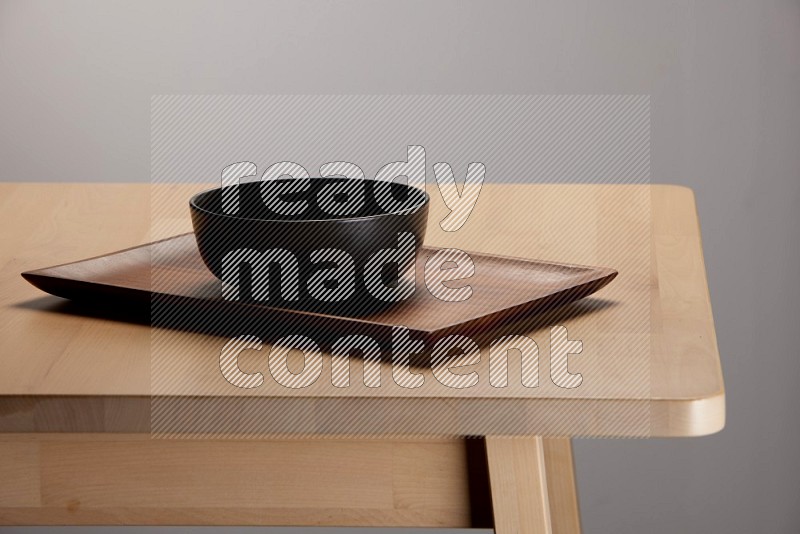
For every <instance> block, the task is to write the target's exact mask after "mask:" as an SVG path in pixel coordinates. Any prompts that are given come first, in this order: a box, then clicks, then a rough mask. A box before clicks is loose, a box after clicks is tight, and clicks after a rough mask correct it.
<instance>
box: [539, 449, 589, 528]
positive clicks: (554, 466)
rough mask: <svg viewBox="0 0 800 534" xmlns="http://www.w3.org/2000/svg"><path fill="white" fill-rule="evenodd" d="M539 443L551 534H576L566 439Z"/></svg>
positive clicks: (576, 512) (572, 465)
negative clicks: (545, 482) (541, 445)
mask: <svg viewBox="0 0 800 534" xmlns="http://www.w3.org/2000/svg"><path fill="white" fill-rule="evenodd" d="M542 442H543V447H544V465H545V470H546V473H547V497H548V501H549V503H550V520H551V522H552V529H553V534H580V531H581V516H580V509H579V507H578V488H577V486H576V480H575V462H574V460H573V458H572V442H571V441H570V440H569V439H568V438H544V439H543V440H542Z"/></svg>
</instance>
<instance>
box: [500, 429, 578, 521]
mask: <svg viewBox="0 0 800 534" xmlns="http://www.w3.org/2000/svg"><path fill="white" fill-rule="evenodd" d="M485 441H486V456H487V461H488V464H489V478H490V485H491V493H492V507H493V513H494V528H495V532H497V533H498V534H506V533H508V534H511V533H513V534H525V533H531V534H539V533H548V534H580V531H581V522H580V511H579V509H578V494H577V489H576V485H575V468H574V464H573V459H572V445H571V443H570V440H569V439H567V438H541V437H531V438H500V437H487V438H486V440H485Z"/></svg>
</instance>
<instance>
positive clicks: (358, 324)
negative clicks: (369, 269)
mask: <svg viewBox="0 0 800 534" xmlns="http://www.w3.org/2000/svg"><path fill="white" fill-rule="evenodd" d="M437 250H439V249H437V248H431V247H423V249H422V251H421V253H420V254H419V255H418V258H417V290H416V291H415V292H414V295H413V296H412V297H411V298H409V299H408V300H406V301H404V302H403V303H401V304H398V305H396V306H394V307H391V308H388V309H385V310H382V311H379V312H375V313H372V314H370V315H361V316H358V317H347V316H336V315H327V314H321V313H314V312H309V311H301V310H291V309H282V308H276V307H270V306H266V305H260V304H252V303H243V302H237V301H228V300H225V299H224V298H223V297H222V294H221V287H220V286H221V283H220V282H219V281H218V280H217V279H216V278H215V277H214V275H213V274H211V272H210V271H209V270H208V269H207V268H206V266H205V265H204V264H203V261H202V260H201V258H200V255H199V252H198V250H197V245H196V243H195V239H194V235H193V234H184V235H180V236H176V237H172V238H169V239H165V240H162V241H157V242H154V243H149V244H146V245H141V246H138V247H134V248H130V249H126V250H121V251H118V252H113V253H111V254H107V255H105V256H99V257H96V258H90V259H86V260H81V261H77V262H73V263H68V264H64V265H58V266H54V267H47V268H44V269H38V270H35V271H28V272H25V273H22V276H23V277H24V278H25V279H26V280H27V281H29V282H30V283H31V284H33V285H34V286H36V287H38V288H39V289H41V290H43V291H46V292H47V293H51V294H53V295H57V296H60V297H64V298H68V299H72V300H76V301H91V302H98V301H101V302H106V303H107V302H113V303H114V304H115V307H125V306H126V305H130V306H133V305H135V304H139V305H140V307H144V306H145V305H146V306H147V307H151V306H152V310H151V311H152V315H151V318H152V319H153V322H154V323H156V324H158V325H159V326H162V323H170V324H166V326H176V325H175V324H172V323H175V322H178V323H186V322H187V321H186V319H189V318H192V317H194V318H197V317H203V318H204V319H203V320H201V321H199V324H201V325H209V324H212V323H215V322H216V323H225V324H226V325H228V326H230V325H232V324H239V323H237V321H236V319H241V321H240V323H241V324H242V325H244V323H246V322H247V321H252V320H255V321H258V322H259V323H260V324H266V323H269V324H270V325H278V324H284V325H290V326H292V327H298V326H302V327H304V328H308V327H311V328H316V329H320V330H323V331H333V332H336V333H337V334H342V333H343V332H346V333H351V332H352V333H365V334H370V335H378V336H381V337H383V336H385V335H387V334H388V333H390V332H391V328H392V326H395V325H402V326H405V327H406V328H408V329H409V330H410V331H411V333H412V334H416V335H418V336H422V337H425V338H426V339H431V338H438V337H440V336H441V335H444V334H449V333H461V334H464V335H469V334H474V333H477V332H480V331H484V330H487V329H489V328H491V327H493V326H497V325H498V324H499V323H504V322H507V321H510V320H513V319H517V318H520V317H521V316H524V315H527V314H531V313H535V312H536V313H540V312H543V311H545V310H548V309H552V308H554V307H557V306H562V305H564V304H567V303H569V302H573V301H575V300H578V299H581V298H583V297H585V296H587V295H590V294H592V293H594V292H595V291H597V290H598V289H600V288H602V287H603V286H605V285H606V284H608V283H609V282H610V281H611V280H612V279H613V278H614V277H615V276H616V275H617V271H615V270H614V269H609V268H603V267H587V266H580V265H568V264H562V263H553V262H548V261H538V260H527V259H520V258H509V257H502V256H494V255H490V254H483V253H477V252H469V255H470V257H471V258H472V260H473V262H474V264H475V274H474V276H472V277H471V278H469V279H467V280H463V281H460V282H457V285H458V286H459V287H460V286H461V285H464V284H469V285H471V286H472V289H473V292H472V296H471V297H470V298H469V299H468V300H466V301H463V302H447V301H442V300H439V299H437V298H436V297H434V296H433V295H431V294H430V292H429V291H428V290H427V288H426V287H425V283H424V266H425V262H426V260H427V258H428V257H429V256H430V255H431V254H433V253H435V252H436V251H437ZM215 317H217V318H218V320H216V321H215V320H214V318H215ZM176 319H177V320H176ZM181 319H183V320H181ZM196 323H197V322H196ZM177 326H181V327H187V326H188V327H190V328H191V327H192V325H191V324H190V325H187V324H180V325H177ZM194 327H195V328H196V327H197V324H195V325H194ZM243 328H244V326H243ZM200 329H201V330H202V327H201V328H200ZM234 330H235V328H234ZM226 333H230V332H229V331H226Z"/></svg>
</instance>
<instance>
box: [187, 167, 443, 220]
mask: <svg viewBox="0 0 800 534" xmlns="http://www.w3.org/2000/svg"><path fill="white" fill-rule="evenodd" d="M325 179H340V180H350V181H359V182H373V183H381V182H383V183H396V182H384V181H383V180H373V179H371V178H363V179H362V178H348V177H343V176H320V177H312V178H278V179H275V180H264V181H265V182H269V181H275V182H279V181H283V182H291V181H295V180H325ZM256 183H262V180H258V181H253V182H245V183H240V184H236V185H229V186H225V187H214V188H211V189H206V190H204V191H200V192H199V193H195V194H194V195H192V197H191V198H190V199H189V207H190V208H192V209H194V210H197V211H199V212H202V213H205V214H208V215H213V216H215V217H223V218H225V219H232V220H237V221H251V222H268V223H288V224H302V223H322V222H340V223H341V222H357V221H368V220H371V219H378V218H381V217H390V216H393V215H410V214H412V213H416V212H417V211H419V210H420V209H422V208H424V207H425V206H427V205H428V204H429V203H430V200H431V196H430V195H429V194H428V192H427V191H426V190H425V189H420V188H418V187H414V186H412V185H408V184H402V183H398V184H397V185H400V186H403V187H407V188H410V189H416V190H417V191H419V192H421V193H422V195H423V196H422V202H420V203H419V204H417V205H415V206H412V207H410V208H405V209H403V210H398V211H389V212H385V213H377V214H375V215H366V216H363V217H339V218H331V219H294V220H291V219H259V218H253V217H239V216H237V215H230V214H228V213H220V212H218V211H212V210H209V209H206V208H203V207H200V206H199V205H198V204H197V200H198V199H199V198H200V197H201V196H203V195H207V194H209V193H213V192H215V191H222V190H223V189H225V188H226V187H239V186H242V185H247V184H256Z"/></svg>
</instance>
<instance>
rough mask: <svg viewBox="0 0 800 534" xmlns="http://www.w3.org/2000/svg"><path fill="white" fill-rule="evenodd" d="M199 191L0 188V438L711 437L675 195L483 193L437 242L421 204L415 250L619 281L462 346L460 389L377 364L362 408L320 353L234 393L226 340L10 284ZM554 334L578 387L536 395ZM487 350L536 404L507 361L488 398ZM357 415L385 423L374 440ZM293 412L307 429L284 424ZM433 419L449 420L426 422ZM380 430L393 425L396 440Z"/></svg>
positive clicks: (143, 234) (685, 237)
mask: <svg viewBox="0 0 800 534" xmlns="http://www.w3.org/2000/svg"><path fill="white" fill-rule="evenodd" d="M208 187H209V186H208V184H180V185H178V184H172V185H166V184H159V185H152V184H88V183H87V184H13V183H9V184H0V206H1V207H2V211H0V218H1V219H0V223H2V229H0V244H1V245H2V246H0V269H2V271H0V362H2V366H3V372H2V373H0V431H4V432H31V431H38V432H49V431H105V432H129V431H149V430H152V427H151V415H152V413H151V410H152V409H153V408H154V407H155V406H156V405H155V404H152V401H153V399H154V398H155V397H163V398H167V399H171V401H170V402H173V403H174V402H181V400H182V399H183V400H185V399H197V398H202V399H206V400H208V399H227V400H232V401H233V402H236V401H237V400H239V401H242V400H243V401H247V402H256V401H258V402H262V401H263V402H265V403H266V402H271V403H273V404H269V405H267V404H264V405H260V406H262V407H267V406H270V408H269V409H266V410H264V411H262V412H260V415H261V416H263V417H262V418H263V420H264V425H265V427H264V428H273V429H275V428H279V429H283V430H284V431H291V432H300V433H306V434H326V435H331V434H351V433H357V434H371V435H374V434H381V433H382V432H386V433H390V434H395V433H398V432H399V433H406V432H408V433H415V434H470V435H472V434H478V435H480V434H483V435H488V434H492V435H496V434H515V433H523V434H538V435H567V436H578V435H581V436H641V437H647V436H692V435H703V434H708V433H712V432H716V431H718V430H720V429H721V428H722V427H723V426H724V418H725V403H724V386H723V380H722V372H721V368H720V359H719V353H718V349H717V343H716V336H715V332H714V323H713V317H712V312H711V304H710V300H709V294H708V287H707V282H706V274H705V265H704V262H703V254H702V243H701V237H700V231H699V225H698V219H697V213H696V208H695V203H694V197H693V194H692V192H691V190H689V189H686V188H682V187H677V186H669V185H571V184H534V185H521V184H514V185H511V184H502V185H500V184H491V185H490V184H487V185H485V186H484V188H483V190H482V192H481V196H480V198H479V200H478V203H477V204H476V207H475V209H474V211H473V213H472V214H471V216H470V218H469V220H468V221H467V223H466V224H465V225H464V226H463V227H462V228H461V229H460V230H458V231H457V232H445V231H443V230H442V229H441V227H440V226H439V221H441V220H442V219H443V218H444V217H445V216H446V215H447V213H448V209H447V207H446V206H445V204H444V202H443V201H442V198H441V196H439V195H437V194H436V192H435V191H432V192H431V193H432V194H431V198H432V203H431V213H430V218H429V227H428V233H427V236H426V241H425V243H426V244H427V245H431V246H439V247H452V248H461V249H463V250H466V251H477V252H486V253H493V254H500V255H506V256H516V257H524V258H533V259H545V260H551V261H557V262H564V263H575V264H583V265H599V266H605V267H612V268H615V269H617V270H618V271H619V275H618V277H617V278H616V279H615V280H614V281H613V282H612V283H611V284H610V285H609V286H607V287H605V288H603V289H602V290H601V291H599V292H598V293H596V294H595V295H593V296H592V297H590V298H588V299H584V300H583V301H580V302H579V303H576V304H573V305H570V306H567V307H565V308H563V309H561V310H559V311H558V312H555V313H550V314H545V316H539V317H532V318H528V319H525V320H522V321H520V322H517V323H514V324H512V325H509V326H508V328H505V329H503V330H502V331H498V332H495V333H491V335H489V333H487V336H486V338H485V339H483V338H482V339H479V340H477V342H478V344H479V345H480V347H481V349H482V357H481V360H480V362H479V363H477V364H475V365H474V366H472V367H470V369H469V370H473V369H474V370H475V371H476V372H477V373H478V376H479V377H480V379H479V381H478V384H477V385H475V386H474V387H471V388H467V389H453V388H446V387H443V386H442V385H441V384H439V383H438V382H437V381H436V380H434V379H433V377H432V376H430V375H431V373H430V370H428V372H427V374H426V379H427V380H426V387H420V388H417V389H408V388H403V387H400V386H399V385H398V384H397V383H395V382H393V381H391V380H389V379H388V378H389V377H391V376H392V369H391V368H390V365H391V362H383V363H382V364H381V365H382V366H383V367H384V368H383V369H382V375H381V376H383V377H386V379H385V380H384V382H382V384H381V391H380V394H379V395H376V393H375V392H374V391H373V390H372V388H367V387H365V386H364V385H363V384H359V380H360V377H359V373H360V370H357V369H356V366H351V384H352V386H353V387H347V388H341V387H334V386H333V385H332V382H331V377H330V372H331V371H330V369H331V357H330V356H329V355H327V354H325V355H324V366H323V368H324V369H325V370H326V371H327V373H328V375H327V376H328V378H327V379H326V380H318V381H317V382H315V383H314V384H313V385H312V386H310V387H308V388H305V389H303V390H302V391H298V390H289V389H287V388H280V387H264V388H260V389H259V390H255V391H252V390H241V389H239V388H235V387H233V386H231V385H230V384H229V383H227V382H226V381H225V380H224V378H223V377H222V375H221V373H220V368H219V353H220V349H221V347H222V346H223V345H224V343H225V342H226V341H227V340H226V339H223V338H219V337H215V336H211V335H206V334H202V333H197V332H186V331H176V330H164V329H154V328H151V327H150V326H149V325H147V324H137V323H135V322H129V321H124V320H119V318H109V317H106V316H104V315H103V314H102V313H99V312H98V313H94V312H93V311H92V310H88V311H87V309H86V308H85V307H76V306H74V305H73V304H71V303H68V302H66V301H63V300H62V299H59V298H57V297H53V296H50V295H46V294H43V293H42V292H40V291H38V290H37V289H36V288H34V287H32V286H30V285H29V284H28V283H27V282H25V281H24V280H23V279H22V278H21V277H20V273H21V272H23V271H27V270H32V269H37V268H41V267H46V266H49V265H55V264H59V263H65V262H70V261H76V260H80V259H84V258H88V257H92V256H99V255H103V254H107V253H109V252H112V251H115V250H119V249H123V248H127V247H132V246H136V245H139V244H142V243H146V242H149V241H153V240H155V239H160V238H164V237H169V236H172V235H177V234H180V233H184V232H187V231H191V222H190V220H189V213H188V206H187V200H188V198H189V197H190V196H191V194H192V193H193V192H196V191H199V190H202V189H207V188H208ZM521 283H524V281H521ZM454 304H456V303H454ZM554 325H563V326H564V327H566V328H567V331H568V336H569V338H570V339H573V340H576V339H577V340H581V341H582V344H583V350H582V352H580V353H579V354H574V355H570V356H569V360H568V361H569V372H570V373H580V374H581V376H582V380H583V381H582V383H581V385H580V386H579V387H575V388H572V389H566V388H563V387H558V386H557V385H555V384H554V383H553V382H552V381H551V380H550V376H551V374H552V372H554V370H553V369H550V361H549V359H548V358H547V356H548V355H549V354H550V352H551V351H550V349H551V348H552V347H551V345H552V341H551V336H552V331H551V328H552V327H553V326H554ZM502 335H525V336H528V337H530V338H531V339H533V340H535V341H536V343H537V344H538V345H539V347H540V358H539V377H540V380H539V384H540V385H539V387H536V388H531V387H529V385H530V384H528V385H524V384H522V383H521V382H520V375H519V371H518V370H516V369H515V365H516V366H519V365H520V363H519V359H517V360H514V357H513V354H511V353H509V360H508V361H509V364H508V385H507V386H506V387H503V388H498V387H494V386H492V385H491V384H490V380H489V379H488V377H489V376H490V370H489V361H488V360H489V358H487V357H486V356H488V347H489V345H490V344H491V342H492V341H494V340H496V339H497V338H498V337H500V336H502ZM268 349H269V344H268V343H266V342H265V345H264V349H262V351H259V352H256V351H250V352H252V353H253V354H247V355H246V354H245V353H243V354H242V355H241V357H240V362H239V363H240V366H241V367H242V368H243V369H246V370H247V369H250V370H258V369H259V368H260V370H261V371H264V373H265V374H266V375H267V376H268V374H267V371H266V365H265V364H264V361H265V360H264V358H265V357H266V354H268V352H269V350H268ZM484 349H485V350H484ZM258 358H261V360H259V359H258ZM301 362H302V359H301ZM164 365H168V366H169V368H170V371H169V373H168V374H166V375H165V374H164V373H163V372H161V369H162V368H163V367H164ZM301 368H302V365H301ZM359 368H360V367H359ZM514 371H516V374H515V372H514ZM159 373H160V374H159ZM165 376H166V377H168V378H169V380H165ZM322 376H325V374H323V375H322ZM427 386H430V387H427ZM437 386H438V387H437ZM376 396H378V397H379V398H375V397H376ZM276 402H279V403H280V405H279V406H280V407H276V406H278V405H276V404H275V403H276ZM175 406H177V405H175V404H170V405H168V407H171V408H172V409H175V410H178V408H176V407H175ZM232 406H237V408H235V409H240V408H241V406H242V405H236V404H231V405H228V408H227V409H228V410H231V409H234V408H231V407H232ZM375 406H380V407H381V408H380V410H381V411H380V412H379V413H380V416H381V418H383V419H384V421H389V420H391V421H393V423H389V422H385V424H384V425H383V426H381V424H379V423H375V422H374V419H375V417H374V415H375V413H374V411H371V410H373V407H375ZM184 408H185V406H184ZM287 410H288V411H287ZM311 412H314V413H315V414H316V415H315V416H314V417H312V418H311V420H306V422H305V423H302V424H299V423H297V422H296V421H297V419H298V418H297V417H295V416H297V415H298V414H306V415H307V414H308V413H311ZM442 412H447V413H448V414H449V415H448V416H447V417H445V418H444V419H443V418H442V415H441V414H442ZM287 414H289V415H288V416H287ZM370 414H371V416H369V415H370ZM410 414H413V415H414V417H413V418H410ZM173 415H174V414H173ZM434 415H435V417H434ZM368 416H369V417H368ZM398 417H400V418H403V417H405V418H406V419H408V420H406V419H403V421H404V422H403V424H402V425H400V426H398V424H397V422H398V421H399V419H398ZM287 419H292V422H289V423H287ZM306 419H308V418H306ZM368 419H369V420H370V421H368ZM411 419H413V421H412V420H411ZM281 425H283V426H281Z"/></svg>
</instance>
